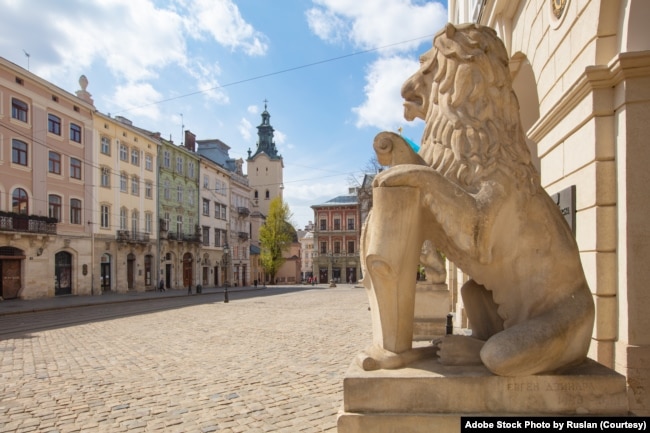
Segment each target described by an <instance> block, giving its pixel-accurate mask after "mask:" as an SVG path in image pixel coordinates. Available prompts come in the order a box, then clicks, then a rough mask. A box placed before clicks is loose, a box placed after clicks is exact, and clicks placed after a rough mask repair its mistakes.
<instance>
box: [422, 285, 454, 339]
mask: <svg viewBox="0 0 650 433" xmlns="http://www.w3.org/2000/svg"><path fill="white" fill-rule="evenodd" d="M449 311H451V307H450V300H449V289H448V288H447V285H446V284H444V283H443V284H432V283H429V282H426V281H418V283H417V285H416V286H415V316H414V320H413V340H414V341H424V340H432V339H434V338H436V337H441V336H443V335H445V326H446V325H447V314H449Z"/></svg>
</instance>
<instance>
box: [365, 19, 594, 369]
mask: <svg viewBox="0 0 650 433" xmlns="http://www.w3.org/2000/svg"><path fill="white" fill-rule="evenodd" d="M420 63H421V65H420V69H419V70H418V71H417V72H416V73H415V74H414V75H413V76H411V77H410V78H409V79H408V80H407V81H406V82H405V83H404V85H403V87H402V96H403V98H404V99H405V103H404V113H405V118H406V119H407V120H413V119H414V118H416V117H417V118H422V119H424V120H425V122H426V126H425V129H424V134H423V138H422V142H421V148H420V150H419V152H418V153H415V152H414V151H413V150H411V148H410V146H409V145H408V144H407V143H406V142H405V141H404V140H403V139H402V138H401V136H400V135H397V134H394V133H391V132H382V133H380V134H378V135H377V137H376V138H375V142H374V148H375V151H376V152H377V156H378V159H379V161H380V163H381V164H382V165H388V166H390V168H388V169H387V170H385V171H383V172H382V173H380V174H379V175H377V176H376V178H375V180H374V183H373V202H374V204H373V210H372V212H371V214H370V216H369V217H368V219H367V221H366V224H365V226H364V229H363V233H362V245H361V248H362V251H361V256H362V266H363V269H364V279H363V281H364V285H365V286H366V288H367V289H368V295H369V300H370V305H371V310H372V319H373V320H372V321H373V345H372V346H371V347H370V348H368V349H367V350H366V351H365V352H364V353H363V354H362V355H360V358H359V362H360V364H361V365H362V366H363V368H365V369H367V370H370V369H376V368H398V367H401V366H404V365H406V364H408V363H409V362H411V361H413V360H415V359H418V358H421V357H424V356H429V355H435V354H436V353H437V354H438V356H439V360H440V362H441V363H443V364H448V365H471V364H484V365H485V366H486V367H487V368H488V369H489V370H490V371H492V372H493V373H494V374H498V375H506V376H521V375H529V374H537V373H542V372H550V371H557V370H560V369H562V368H563V367H567V366H570V365H574V364H578V363H580V362H582V361H583V360H584V359H585V357H586V354H587V351H588V348H589V344H590V340H591V334H592V329H593V322H594V304H593V299H592V295H591V292H590V290H589V287H588V286H587V282H586V279H585V276H584V272H583V269H582V265H581V262H580V257H579V253H578V248H577V245H576V242H575V240H574V238H573V236H572V233H571V231H570V229H569V227H568V225H567V224H566V222H565V220H564V218H563V217H562V216H561V214H560V211H559V210H558V208H557V206H556V205H555V203H554V202H553V201H552V200H551V198H550V197H549V196H548V194H547V193H546V192H545V191H544V190H543V188H542V187H541V186H540V181H539V175H538V173H537V171H536V169H535V168H534V166H533V165H532V164H531V158H530V153H529V150H528V148H527V146H526V142H525V139H524V134H523V131H522V128H521V124H520V121H519V106H518V102H517V99H516V97H515V94H514V92H513V91H512V85H511V79H510V74H509V70H508V55H507V53H506V50H505V47H504V45H503V43H502V42H501V40H500V39H499V38H498V37H497V35H496V33H495V31H494V30H492V29H491V28H488V27H482V26H477V25H474V24H472V25H465V26H459V27H454V26H453V25H451V24H449V25H447V27H446V28H445V29H444V30H442V31H441V32H440V33H438V34H437V35H436V36H435V38H434V41H433V48H432V49H431V50H429V51H428V52H426V53H425V54H424V55H422V56H421V59H420ZM424 241H430V242H432V244H433V245H435V248H437V249H438V250H439V251H441V252H443V253H444V254H445V256H446V257H447V258H448V259H449V260H451V261H452V262H454V263H455V264H456V265H457V266H458V267H459V268H461V269H462V270H463V271H464V272H465V273H466V274H468V275H469V276H470V277H471V279H470V280H469V281H467V283H465V284H464V285H463V287H462V289H461V294H462V297H463V302H464V305H465V308H466V313H467V317H468V319H469V322H470V327H471V329H472V335H471V336H461V335H449V336H446V337H444V338H442V339H440V340H438V341H437V342H434V344H433V345H432V346H430V347H425V348H416V349H413V347H412V332H413V312H414V297H415V296H414V292H415V277H416V275H415V274H416V273H415V269H416V265H417V263H418V260H419V254H420V251H421V247H422V244H423V242H424Z"/></svg>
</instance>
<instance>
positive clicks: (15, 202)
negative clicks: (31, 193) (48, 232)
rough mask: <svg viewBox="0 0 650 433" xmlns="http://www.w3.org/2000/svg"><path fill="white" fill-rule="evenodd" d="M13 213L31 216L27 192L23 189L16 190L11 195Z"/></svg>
mask: <svg viewBox="0 0 650 433" xmlns="http://www.w3.org/2000/svg"><path fill="white" fill-rule="evenodd" d="M11 211H12V212H13V213H17V214H21V215H29V201H28V197H27V192H26V191H25V190H24V189H22V188H16V189H14V192H13V193H12V194H11Z"/></svg>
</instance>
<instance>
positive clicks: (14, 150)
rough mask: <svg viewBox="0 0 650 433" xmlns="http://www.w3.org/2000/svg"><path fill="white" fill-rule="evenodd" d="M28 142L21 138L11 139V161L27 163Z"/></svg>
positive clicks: (21, 163)
mask: <svg viewBox="0 0 650 433" xmlns="http://www.w3.org/2000/svg"><path fill="white" fill-rule="evenodd" d="M27 150H28V146H27V143H25V142H23V141H20V140H11V162H13V163H14V164H20V165H24V166H26V165H27V155H28V154H27Z"/></svg>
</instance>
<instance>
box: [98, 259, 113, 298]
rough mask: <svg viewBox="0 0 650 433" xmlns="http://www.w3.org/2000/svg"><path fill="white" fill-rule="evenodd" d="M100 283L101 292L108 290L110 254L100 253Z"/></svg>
mask: <svg viewBox="0 0 650 433" xmlns="http://www.w3.org/2000/svg"><path fill="white" fill-rule="evenodd" d="M99 274H100V283H101V287H102V292H109V291H110V290H111V256H110V254H106V253H104V254H102V258H101V268H100V272H99Z"/></svg>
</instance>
